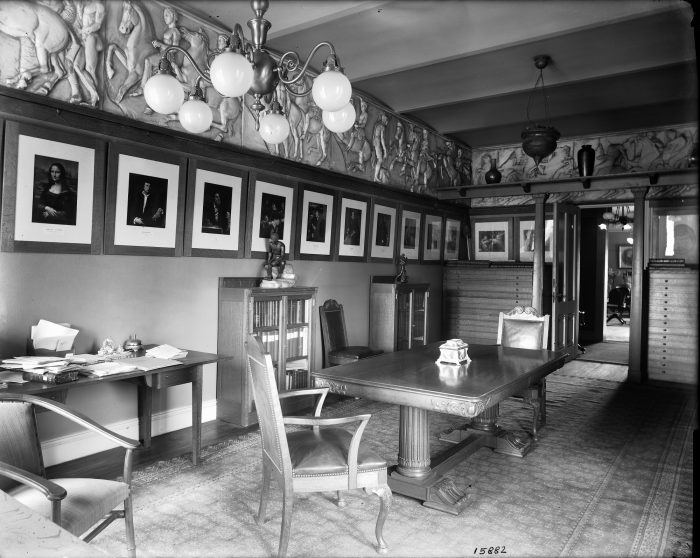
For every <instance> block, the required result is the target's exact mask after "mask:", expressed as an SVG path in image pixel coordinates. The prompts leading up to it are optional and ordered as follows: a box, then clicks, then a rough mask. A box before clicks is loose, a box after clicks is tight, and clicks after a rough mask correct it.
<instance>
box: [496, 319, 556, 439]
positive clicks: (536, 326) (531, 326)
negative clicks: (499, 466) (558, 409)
mask: <svg viewBox="0 0 700 558" xmlns="http://www.w3.org/2000/svg"><path fill="white" fill-rule="evenodd" d="M548 338H549V314H545V315H544V316H540V315H539V313H538V312H537V310H535V309H534V308H533V307H532V306H525V307H523V306H516V307H515V308H513V309H512V310H511V311H509V312H505V313H504V312H501V313H500V314H499V315H498V338H497V340H496V344H498V345H503V346H504V347H517V348H520V349H546V348H547V344H548ZM516 397H518V398H522V399H523V400H524V401H525V402H526V403H528V404H529V405H532V409H533V418H532V436H533V438H534V439H535V440H537V431H538V429H539V428H540V427H541V426H544V424H545V423H546V421H547V385H546V380H545V379H544V378H542V379H541V380H540V381H539V382H537V383H536V384H533V385H531V386H530V387H529V388H528V389H527V391H525V392H524V393H523V394H522V395H521V396H516Z"/></svg>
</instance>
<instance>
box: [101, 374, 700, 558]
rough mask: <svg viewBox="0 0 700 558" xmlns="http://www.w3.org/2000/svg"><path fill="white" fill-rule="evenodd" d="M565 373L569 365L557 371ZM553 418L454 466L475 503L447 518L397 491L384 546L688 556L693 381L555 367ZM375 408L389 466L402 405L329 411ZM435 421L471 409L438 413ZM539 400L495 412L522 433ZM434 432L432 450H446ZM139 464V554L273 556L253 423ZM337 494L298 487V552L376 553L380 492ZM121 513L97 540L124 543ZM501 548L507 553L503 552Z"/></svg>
mask: <svg viewBox="0 0 700 558" xmlns="http://www.w3.org/2000/svg"><path fill="white" fill-rule="evenodd" d="M565 370H566V366H565V367H564V369H562V371H565ZM547 388H548V414H547V426H546V427H545V428H544V429H543V430H542V431H541V434H540V441H539V442H538V444H537V446H536V447H535V449H534V450H533V451H532V452H531V453H529V454H528V455H527V456H526V457H525V458H523V459H520V458H516V457H509V456H506V455H502V454H497V453H494V452H493V451H491V450H490V449H488V448H481V449H479V450H478V451H477V452H476V453H474V454H473V455H471V456H470V457H468V458H467V459H465V460H464V461H463V462H462V463H461V464H460V465H458V466H457V467H456V468H455V469H454V470H453V471H452V473H451V474H450V477H451V478H453V479H454V481H455V483H456V484H457V485H459V486H461V487H467V493H468V501H469V503H468V505H467V507H466V508H465V509H464V511H463V512H462V514H461V515H459V516H452V515H449V514H445V513H442V512H439V511H436V510H432V509H428V508H425V507H423V506H421V504H420V503H419V502H418V501H416V500H413V499H410V498H406V497H403V496H400V495H395V497H394V503H393V507H392V509H391V512H390V515H389V519H388V520H387V523H386V526H385V529H384V537H385V539H386V541H387V543H388V544H389V547H390V549H389V554H388V556H394V557H408V556H415V557H423V556H425V557H429V556H430V557H448V556H473V555H475V554H476V555H479V553H480V552H481V549H482V548H484V549H485V551H484V554H486V555H489V554H491V555H495V554H497V553H498V554H505V555H506V556H511V557H514V556H538V557H548V556H590V557H605V556H639V557H651V556H669V557H671V556H678V557H682V556H688V557H690V556H692V546H691V545H692V524H693V523H692V522H693V515H692V509H693V499H692V494H693V451H692V443H693V438H692V434H693V429H694V427H695V424H696V416H695V414H696V402H695V397H694V392H693V391H692V390H685V389H680V388H673V387H662V386H635V385H628V384H626V383H620V382H615V381H608V380H600V379H589V378H581V377H577V376H569V375H566V374H560V373H555V374H553V375H551V376H549V378H548V381H547ZM367 412H369V413H372V415H373V416H372V419H371V420H370V423H369V425H368V427H367V429H366V431H365V434H364V437H363V440H365V442H366V443H367V444H369V445H370V446H372V447H373V448H374V449H375V450H377V451H379V452H380V453H382V454H383V455H385V457H386V458H387V460H388V461H389V462H390V463H392V464H393V463H395V462H396V453H397V451H398V408H397V407H393V406H390V405H386V404H383V403H377V402H373V401H369V400H354V399H348V400H344V401H341V402H339V403H336V404H335V405H332V406H330V407H328V409H327V410H326V413H324V416H334V415H335V416H340V415H349V414H359V413H367ZM430 419H431V430H432V431H433V432H435V433H436V434H437V433H438V432H441V431H444V430H447V429H450V428H453V427H459V426H460V425H461V424H462V419H460V418H459V417H455V416H450V415H443V414H437V413H435V414H431V417H430ZM530 419H531V411H530V410H529V409H528V408H525V407H523V406H522V404H521V403H519V402H517V401H516V400H508V401H506V402H504V403H503V404H502V405H501V419H500V423H501V424H502V425H503V426H504V427H507V428H510V429H518V430H527V429H529V423H530ZM442 444H443V443H442V442H438V441H437V440H436V439H435V440H434V443H433V451H438V450H440V449H441V448H442V447H444V446H443V445H442ZM202 456H203V463H202V465H201V466H199V467H194V466H193V465H192V463H191V461H190V457H189V455H183V456H182V457H180V458H176V459H171V460H168V461H162V462H159V463H157V464H156V465H152V466H149V467H147V468H143V469H139V470H136V471H135V474H134V509H135V513H134V517H135V526H136V541H137V553H138V556H140V557H166V556H168V557H169V556H173V557H175V556H186V557H224V556H242V557H254V556H273V555H276V552H277V544H278V539H279V529H280V519H281V497H280V492H279V490H277V489H276V486H275V484H274V483H273V490H272V493H271V502H270V504H268V521H267V523H265V524H264V525H262V526H258V525H257V524H256V523H255V519H254V515H255V513H256V512H257V506H258V499H259V489H260V438H259V435H258V433H257V432H253V433H250V434H247V435H244V436H242V437H239V438H236V439H233V440H231V441H228V442H225V443H220V444H216V445H213V446H209V447H207V448H205V449H204V450H203V452H202ZM334 496H335V495H334V494H330V493H328V494H325V493H324V494H308V495H303V494H302V495H298V496H297V497H296V499H295V506H294V515H293V521H292V536H291V540H290V544H289V555H290V556H340V557H354V556H370V557H374V556H377V554H376V552H375V551H374V547H373V545H374V543H375V538H374V525H375V521H376V516H377V512H378V509H379V503H378V500H377V498H376V497H369V496H366V495H365V494H364V493H363V492H356V493H352V494H350V495H349V496H348V498H347V503H348V505H347V507H345V508H338V507H337V506H336V505H335V503H334ZM124 539H125V538H124V528H123V523H122V522H115V523H114V524H112V526H110V527H109V528H108V529H107V530H106V531H105V532H104V533H103V534H101V535H100V536H99V537H98V538H96V539H95V540H94V541H93V542H92V543H91V544H94V545H96V546H98V547H100V548H102V549H103V550H105V551H106V552H107V553H108V554H109V555H112V556H123V555H125V554H126V552H125V540H124ZM496 549H498V552H496Z"/></svg>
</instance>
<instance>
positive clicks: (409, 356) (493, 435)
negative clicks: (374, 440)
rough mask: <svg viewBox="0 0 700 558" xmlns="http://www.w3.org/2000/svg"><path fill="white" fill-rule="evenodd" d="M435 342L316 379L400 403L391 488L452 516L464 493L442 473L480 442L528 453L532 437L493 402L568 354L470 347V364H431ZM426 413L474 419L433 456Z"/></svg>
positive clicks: (337, 390) (329, 370)
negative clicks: (517, 430)
mask: <svg viewBox="0 0 700 558" xmlns="http://www.w3.org/2000/svg"><path fill="white" fill-rule="evenodd" d="M440 344H441V343H440V342H438V343H433V344H431V345H427V346H422V347H415V348H413V349H410V350H407V351H399V352H394V353H384V354H382V355H379V356H376V357H372V358H369V359H364V360H359V361H357V362H354V363H352V364H344V365H341V366H333V367H331V368H325V369H323V370H318V371H317V372H314V373H313V377H314V382H315V385H316V386H317V387H328V388H330V391H331V392H333V393H339V394H342V395H352V396H359V397H366V398H368V399H374V400H376V401H384V402H387V403H394V404H396V405H400V423H399V454H398V464H397V466H396V467H393V468H392V470H391V473H390V475H389V486H390V487H391V489H392V490H394V491H395V492H398V493H399V494H404V495H406V496H411V497H413V498H417V499H419V500H422V501H423V505H425V506H428V507H432V508H436V509H439V510H442V511H446V512H449V513H453V514H455V515H456V514H459V513H460V512H461V510H462V508H463V507H464V504H465V503H466V494H465V493H464V492H463V491H461V490H459V489H458V488H457V487H456V486H455V485H454V483H453V482H452V481H451V480H449V479H446V478H443V475H444V474H445V473H446V472H447V471H448V470H450V469H451V468H452V467H454V466H455V465H456V464H457V463H459V462H460V461H462V460H463V459H464V458H465V457H466V456H467V455H470V454H472V453H474V452H475V451H476V450H478V449H479V448H481V447H483V446H488V447H491V448H493V449H495V450H496V451H501V452H503V453H508V454H510V455H520V456H523V455H525V453H527V451H528V449H529V448H530V446H531V444H532V441H531V440H530V439H529V438H527V439H523V438H522V437H518V436H516V435H514V434H513V433H511V432H508V431H505V430H503V429H501V428H500V427H499V426H498V424H497V422H496V420H497V418H498V404H499V402H500V401H503V400H504V399H506V398H508V397H510V396H512V395H515V394H518V393H522V392H523V391H524V390H525V389H526V388H527V387H528V386H529V385H531V384H533V383H535V382H536V381H537V380H539V379H541V378H543V377H545V376H546V375H547V374H550V373H551V372H554V371H555V370H556V369H558V368H560V367H561V366H562V365H563V364H564V359H565V357H566V352H564V351H547V350H530V349H514V348H509V347H501V346H497V345H470V346H469V356H470V358H471V359H472V360H471V362H469V363H468V364H467V365H462V366H461V367H457V366H452V365H447V366H445V365H437V364H436V363H435V360H436V359H437V358H438V356H439V354H440V351H439V350H438V346H439V345H440ZM428 411H437V412H440V413H447V414H451V415H458V416H462V417H465V418H472V419H473V420H472V423H471V426H472V429H470V430H469V433H468V434H460V436H459V439H458V440H456V443H455V445H454V446H453V447H451V448H449V449H448V450H446V451H445V452H443V453H442V454H440V455H439V456H437V457H436V458H434V459H433V460H432V461H431V458H430V438H429V435H430V430H429V425H428ZM460 432H462V431H460Z"/></svg>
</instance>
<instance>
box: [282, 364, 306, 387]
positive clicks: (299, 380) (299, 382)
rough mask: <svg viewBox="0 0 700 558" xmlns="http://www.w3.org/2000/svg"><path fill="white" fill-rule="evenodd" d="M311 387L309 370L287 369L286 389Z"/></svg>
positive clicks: (285, 377)
mask: <svg viewBox="0 0 700 558" xmlns="http://www.w3.org/2000/svg"><path fill="white" fill-rule="evenodd" d="M306 387H309V372H308V370H304V369H302V368H297V369H294V370H286V371H285V374H284V389H302V388H306Z"/></svg>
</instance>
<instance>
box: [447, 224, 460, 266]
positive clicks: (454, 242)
mask: <svg viewBox="0 0 700 558" xmlns="http://www.w3.org/2000/svg"><path fill="white" fill-rule="evenodd" d="M460 229H461V224H460V222H459V221H458V220H457V219H449V218H446V219H445V253H444V258H443V259H445V260H458V259H459V233H460Z"/></svg>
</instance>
